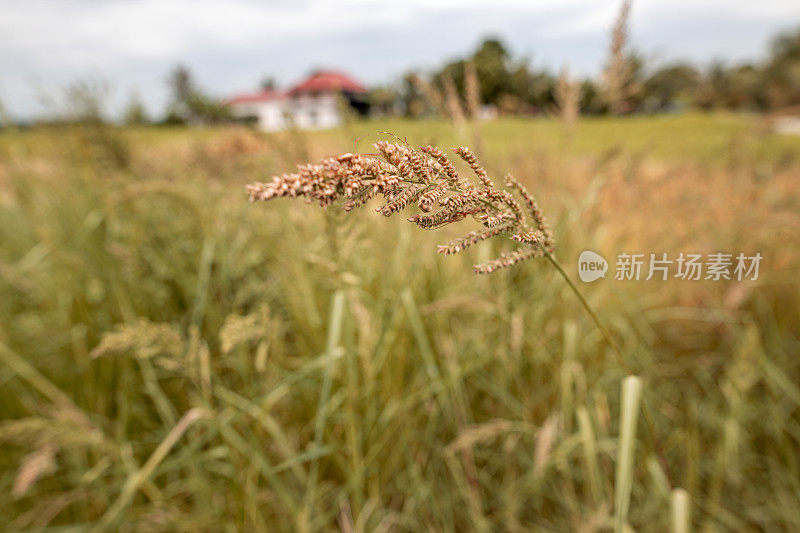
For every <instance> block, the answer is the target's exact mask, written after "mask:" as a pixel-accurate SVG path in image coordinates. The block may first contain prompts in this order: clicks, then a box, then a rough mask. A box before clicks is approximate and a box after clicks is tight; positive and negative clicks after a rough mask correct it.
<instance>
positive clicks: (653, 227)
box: [0, 114, 800, 532]
mask: <svg viewBox="0 0 800 533" xmlns="http://www.w3.org/2000/svg"><path fill="white" fill-rule="evenodd" d="M478 128H479V131H474V132H472V133H471V134H470V137H469V138H462V137H460V136H461V135H464V133H463V132H459V130H458V129H456V128H454V126H453V125H451V124H449V123H447V122H445V121H432V120H427V121H407V120H400V119H392V120H384V121H365V122H351V123H348V124H346V125H345V126H344V127H342V128H341V129H338V130H332V131H325V132H314V133H301V132H286V133H281V134H271V135H262V134H258V133H255V132H253V131H251V130H248V129H244V128H235V127H225V128H206V129H187V128H170V127H146V126H139V127H125V128H117V127H113V126H107V125H100V124H96V125H91V124H86V125H65V126H58V127H40V128H33V129H31V130H28V131H21V132H20V131H16V130H13V129H10V128H6V129H5V130H3V132H2V133H1V134H0V294H1V295H2V297H1V298H0V526H1V527H0V528H2V529H4V530H8V531H86V530H98V531H102V530H120V531H165V530H178V531H273V530H299V531H320V530H342V531H373V530H382V531H421V530H435V531H465V530H472V529H475V530H507V531H526V530H535V531H586V532H589V531H608V530H611V529H612V528H613V527H614V523H615V522H614V521H615V517H616V519H617V520H618V521H619V520H622V521H624V522H625V523H626V524H627V526H626V527H630V528H632V529H633V530H636V531H666V530H670V528H672V529H673V530H675V531H685V530H684V529H681V528H682V527H683V526H684V525H685V524H686V523H687V521H688V523H690V524H691V525H692V526H693V528H694V529H697V530H702V531H797V530H800V506H798V505H797V502H798V501H800V454H799V453H798V451H800V385H798V384H799V383H800V359H799V358H798V355H799V354H800V338H798V332H800V290H798V289H799V288H800V287H798V275H800V271H798V264H799V263H798V261H800V138H798V137H790V136H780V135H775V134H771V133H769V132H768V129H767V128H766V127H765V125H764V124H762V122H761V120H760V119H759V118H758V117H756V116H750V115H741V114H685V115H665V116H635V117H625V118H608V117H605V118H599V117H598V118H586V119H583V120H581V121H580V122H579V123H577V124H575V125H574V130H573V131H572V132H571V133H570V134H568V135H567V134H565V131H564V128H563V125H562V124H560V123H559V122H558V121H555V120H551V119H521V118H520V119H506V118H504V119H498V120H495V121H490V122H487V123H483V124H479V125H478ZM381 131H391V132H393V133H395V134H397V135H399V136H402V137H406V138H407V139H408V141H409V142H410V143H411V144H412V145H414V146H420V145H423V144H435V145H438V146H441V147H443V148H446V147H449V146H458V145H461V144H473V145H474V144H475V143H474V141H475V140H476V139H477V140H479V141H480V142H479V143H478V146H473V147H474V148H475V149H476V151H477V152H478V155H479V157H480V159H481V160H482V162H483V163H484V164H485V165H486V167H487V170H488V171H489V173H490V174H491V175H493V176H495V177H496V178H498V179H499V178H501V177H502V175H503V174H504V173H506V172H511V173H512V174H513V175H514V176H515V177H516V178H518V179H519V180H520V181H522V182H523V183H524V184H525V185H526V186H527V187H528V189H529V190H531V191H532V192H534V193H535V194H536V196H537V199H538V201H539V204H540V206H541V207H542V209H543V210H544V211H545V213H547V215H548V217H549V220H550V223H551V226H552V229H553V232H554V234H555V237H556V248H555V256H556V257H558V258H559V260H560V261H561V263H563V264H564V265H565V267H566V268H567V270H568V273H569V275H570V276H571V277H572V278H573V279H577V276H576V271H575V268H576V262H577V257H578V255H579V254H580V252H581V251H583V250H585V249H590V250H594V251H597V252H599V253H600V254H602V255H603V256H605V257H606V258H607V259H609V261H610V262H612V264H613V260H614V258H615V257H616V255H617V254H619V253H623V252H629V253H630V252H642V253H661V252H669V253H670V254H677V253H679V252H698V253H712V252H717V251H726V252H730V253H738V252H745V253H748V254H754V253H756V252H760V253H761V254H762V255H763V257H764V259H763V262H762V265H761V272H760V276H759V279H758V280H757V281H747V282H737V281H718V282H712V281H696V282H690V281H680V280H670V281H649V282H645V281H640V282H633V281H630V282H622V281H615V280H614V279H613V272H610V273H609V276H607V278H606V279H604V280H599V281H597V282H595V283H592V284H581V286H580V288H581V290H582V291H583V292H584V294H585V295H586V298H587V299H588V301H589V303H590V304H591V305H592V306H593V307H594V308H595V309H596V310H597V312H598V314H599V316H600V318H601V319H602V320H603V322H604V323H605V324H606V325H607V326H608V328H609V329H610V330H611V332H612V335H613V337H614V338H615V340H616V342H617V343H618V344H619V345H620V346H621V348H622V352H623V354H624V357H625V363H626V365H627V367H628V369H629V370H630V371H631V372H633V373H634V374H636V375H637V376H638V377H639V378H640V381H638V382H637V381H627V382H626V381H625V378H626V375H627V374H628V371H627V370H626V369H624V368H623V367H622V366H621V365H620V364H619V362H618V361H617V359H616V358H615V357H614V355H613V353H612V352H611V350H610V349H609V347H608V345H607V343H605V342H604V340H603V337H602V336H601V335H600V333H599V332H598V330H597V328H596V327H595V326H594V324H593V323H592V321H591V320H590V318H589V316H588V315H587V314H586V313H585V311H584V309H583V308H582V307H581V305H580V303H579V302H578V300H577V299H576V298H575V296H574V294H572V293H571V292H570V291H569V288H568V286H567V285H566V283H565V281H564V280H563V278H562V277H560V276H559V275H558V273H557V272H556V271H555V270H554V269H553V267H552V265H551V264H549V263H548V262H546V261H530V262H526V263H524V264H522V265H519V266H516V267H512V268H508V269H503V270H501V271H499V272H497V273H494V274H492V275H489V276H475V275H474V274H473V273H472V265H473V264H475V263H478V262H481V261H482V260H485V259H489V258H492V257H495V256H496V255H497V252H499V251H501V249H504V248H503V245H502V243H499V242H493V241H487V242H485V243H482V244H481V245H478V246H475V247H474V248H470V249H469V250H466V251H465V252H463V253H461V254H458V255H456V256H453V257H443V256H441V255H439V254H437V253H436V245H437V244H440V243H444V242H447V241H448V240H449V239H450V238H452V237H454V236H457V235H459V234H460V233H463V231H461V230H464V229H465V227H463V226H461V227H460V229H454V230H453V231H450V230H449V229H447V230H444V231H441V232H422V231H420V230H419V229H418V228H416V227H414V226H413V225H412V224H409V223H408V222H406V221H405V220H403V217H392V218H391V219H385V218H384V217H382V216H381V215H380V214H378V213H373V212H372V210H371V209H366V210H362V211H358V212H355V213H350V214H347V215H345V214H344V213H342V212H341V211H340V210H337V209H336V208H335V207H334V208H332V209H328V210H322V209H320V208H318V207H317V206H313V205H304V204H302V203H301V202H289V201H287V202H282V201H274V202H270V203H269V204H262V203H248V202H247V194H246V192H245V185H246V184H247V183H250V182H253V181H259V180H261V181H266V180H268V179H269V178H270V177H271V176H272V175H274V174H280V173H283V172H287V171H292V170H293V169H294V165H295V164H297V163H304V162H307V161H315V160H317V159H318V158H320V157H322V156H326V155H335V154H338V153H342V152H348V151H362V152H366V151H371V150H372V148H371V145H372V144H373V143H374V142H375V141H376V140H378V139H381V138H386V136H385V135H380V134H379V133H378V132H381ZM510 244H513V243H510ZM509 248H510V246H509ZM578 283H579V282H578ZM623 383H626V384H627V389H626V390H627V391H628V393H627V395H628V400H631V402H630V403H629V404H628V407H627V408H626V409H628V410H629V411H628V413H633V414H632V415H631V414H629V415H627V416H625V412H626V409H624V408H623V406H622V399H621V396H622V392H621V391H622V389H623ZM637 384H638V385H640V386H641V405H642V406H644V407H645V408H646V409H647V410H648V411H649V413H651V415H652V416H651V418H652V420H651V421H650V422H651V423H650V424H645V422H644V421H643V420H640V424H639V426H638V430H635V428H633V429H632V428H631V427H630V422H631V419H636V418H638V413H639V409H638V408H637V405H638V404H637V402H635V401H633V400H635V397H636V392H637V390H636V386H637ZM626 419H627V420H628V425H627V430H628V437H630V439H631V440H629V441H627V442H626V440H625V439H622V438H621V433H624V431H623V430H624V429H625V428H624V427H622V426H624V424H623V423H622V421H623V420H626ZM631 431H632V433H631ZM620 451H623V452H625V453H624V454H623V453H620ZM623 456H624V461H623V463H624V464H627V465H628V466H627V467H624V468H620V461H621V460H622V459H623ZM626 485H627V486H629V487H630V499H629V504H628V505H627V509H626V508H625V507H626V506H625V505H620V504H621V502H620V496H623V497H624V496H625V494H626V492H625V490H624V487H625V486H626ZM626 499H627V498H626ZM615 504H616V505H615Z"/></svg>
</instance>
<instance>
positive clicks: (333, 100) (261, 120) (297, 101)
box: [228, 70, 369, 131]
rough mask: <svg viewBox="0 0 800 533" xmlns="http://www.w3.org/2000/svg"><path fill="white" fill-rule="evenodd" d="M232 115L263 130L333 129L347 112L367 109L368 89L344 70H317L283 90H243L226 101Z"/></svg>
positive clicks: (362, 111) (360, 113) (363, 111)
mask: <svg viewBox="0 0 800 533" xmlns="http://www.w3.org/2000/svg"><path fill="white" fill-rule="evenodd" d="M228 105H229V106H230V108H231V113H232V114H233V116H234V117H235V118H236V119H237V120H240V121H243V122H248V123H252V124H255V125H256V126H257V127H258V129H260V130H262V131H279V130H283V129H286V128H290V127H297V128H301V129H324V128H334V127H336V126H338V125H339V124H341V123H342V122H343V121H344V118H345V114H346V113H349V112H351V113H355V114H358V115H366V114H367V113H368V112H369V101H368V100H367V89H366V88H365V87H364V86H363V85H361V84H360V83H359V82H357V81H355V80H354V79H353V78H351V77H350V76H348V75H347V74H344V73H343V72H338V71H333V70H318V71H316V72H314V73H312V74H311V75H310V76H309V77H308V78H306V79H304V80H301V81H300V82H298V83H296V84H295V85H293V86H291V87H289V88H288V89H287V90H285V91H277V90H264V91H259V92H255V93H243V94H238V95H234V96H232V97H231V98H230V99H229V100H228Z"/></svg>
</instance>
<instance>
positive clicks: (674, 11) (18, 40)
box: [0, 0, 800, 117]
mask: <svg viewBox="0 0 800 533" xmlns="http://www.w3.org/2000/svg"><path fill="white" fill-rule="evenodd" d="M618 7H619V0H527V1H523V0H492V1H486V2H484V1H477V0H403V1H378V0H349V1H345V0H340V1H333V0H329V1H324V0H277V1H261V2H258V1H256V0H225V1H223V0H174V1H173V0H110V1H105V2H101V1H100V0H51V1H44V0H24V1H16V2H14V1H10V0H0V101H2V102H3V104H4V105H5V107H6V108H7V109H8V110H9V111H10V112H11V113H12V115H14V116H16V117H32V116H36V115H41V114H43V113H44V112H45V107H43V105H42V103H41V100H42V99H43V98H42V97H43V96H49V97H51V98H52V97H56V98H58V97H60V96H61V94H62V93H63V87H64V86H65V85H67V84H68V83H69V82H71V81H74V80H78V79H103V80H106V81H108V82H109V83H110V86H111V88H112V89H111V91H112V92H111V98H110V103H109V107H110V109H109V110H110V111H111V112H112V113H118V112H119V110H120V109H121V108H122V107H123V105H124V103H125V102H126V101H127V100H128V99H129V98H130V96H131V94H132V93H133V92H137V93H138V94H139V95H140V96H141V98H142V100H143V101H144V102H145V104H146V105H147V107H148V109H149V110H150V112H151V113H152V114H154V115H158V114H161V113H162V112H163V109H164V106H165V105H166V101H167V98H168V89H167V86H166V82H165V80H166V77H167V74H168V72H169V70H170V69H171V68H172V67H173V66H174V65H175V64H176V63H178V62H181V63H185V64H186V65H187V66H189V67H190V68H191V70H192V72H193V73H194V74H195V78H196V80H197V81H198V83H199V84H200V85H201V86H202V87H204V88H206V89H207V90H209V91H210V92H212V93H213V94H215V95H218V96H225V95H229V94H231V93H235V92H238V91H242V90H251V89H254V88H255V87H257V86H258V82H259V80H260V79H262V78H263V77H265V76H273V77H275V78H276V79H277V81H278V82H279V83H280V84H281V85H285V84H288V83H291V82H293V81H295V80H297V79H298V78H299V77H301V76H302V75H304V74H305V73H307V72H308V71H309V70H310V69H312V68H315V67H322V66H325V67H335V68H340V69H343V70H345V71H348V72H350V73H351V74H353V75H354V76H355V77H356V78H358V79H360V80H362V81H363V82H365V83H368V84H377V83H390V82H392V81H395V80H396V79H397V78H398V77H399V76H400V75H401V74H402V73H403V72H404V71H405V70H407V69H409V68H412V67H422V68H430V67H435V66H438V65H441V64H442V63H444V62H446V61H447V60H448V59H451V58H454V57H457V56H459V55H463V54H465V53H468V52H469V51H471V50H472V49H474V48H475V46H476V45H477V44H478V43H479V42H480V40H481V38H482V37H485V36H490V35H494V36H499V37H501V38H502V39H503V40H504V41H505V42H506V43H507V44H508V46H509V48H510V49H511V51H512V52H513V54H514V55H515V56H527V57H529V58H530V59H531V60H532V62H533V64H534V65H535V66H538V67H550V68H553V69H558V68H560V67H561V65H564V64H568V65H569V66H570V67H571V69H572V71H574V72H578V73H580V74H594V73H596V72H597V70H598V69H599V67H600V65H601V63H602V60H603V57H604V55H605V49H606V46H607V35H608V28H609V27H610V25H611V24H612V22H613V19H614V16H615V13H616V11H617V9H618ZM798 26H800V1H798V0H759V1H752V0H696V1H689V0H686V1H675V0H673V1H670V0H638V1H637V0H634V5H633V12H632V18H631V30H632V41H633V45H634V46H635V47H636V49H638V50H639V51H640V52H642V53H644V54H646V55H647V56H648V57H651V58H654V59H657V60H660V61H666V60H672V59H678V58H680V59H688V60H691V61H694V62H697V63H700V64H705V63H708V62H709V61H711V60H712V59H724V60H728V61H738V60H754V59H758V58H759V57H762V56H763V55H764V54H765V52H766V49H767V45H768V42H769V39H770V38H771V37H772V36H774V35H775V34H776V33H777V32H779V31H783V30H789V29H793V28H796V27H798Z"/></svg>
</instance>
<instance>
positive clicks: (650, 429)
mask: <svg viewBox="0 0 800 533" xmlns="http://www.w3.org/2000/svg"><path fill="white" fill-rule="evenodd" d="M544 255H545V257H547V259H549V260H550V263H552V265H553V266H554V267H556V270H558V273H559V274H561V277H562V278H563V279H564V281H565V282H566V283H567V285H568V286H569V288H570V289H572V292H573V293H574V294H575V296H577V298H578V300H579V301H580V302H581V305H583V308H584V309H586V312H587V313H589V316H590V317H592V321H593V322H594V323H595V325H596V326H597V329H599V330H600V333H602V334H603V338H605V341H606V342H607V343H608V345H609V346H610V347H611V350H612V351H613V352H614V355H616V357H617V361H618V362H619V365H620V366H621V367H622V368H623V370H625V372H626V373H627V374H634V372H633V371H632V370H631V368H630V367H629V366H628V364H627V363H626V362H625V357H624V356H623V355H622V350H621V349H620V347H619V345H618V344H617V343H616V341H615V340H614V338H613V337H612V336H611V333H610V332H609V331H608V329H607V328H606V326H605V324H603V322H602V321H601V320H600V317H599V316H597V313H595V312H594V309H592V306H591V305H589V302H588V301H586V298H584V297H583V293H581V291H580V290H578V287H577V286H576V285H575V283H574V282H573V281H572V279H570V277H569V275H567V272H566V271H565V270H564V267H563V266H561V263H559V262H558V259H556V258H555V257H554V256H553V254H551V253H550V252H548V251H547V250H545V251H544ZM646 400H647V398H646V396H645V397H644V398H643V401H642V417H643V418H644V422H645V426H646V427H647V434H648V436H649V437H650V443H651V444H652V446H653V450H655V452H656V455H657V456H658V459H659V462H660V463H661V468H663V469H664V475H665V476H666V477H667V482H668V483H669V485H670V487H672V477H671V476H670V473H669V466H668V465H667V459H666V456H665V455H664V450H663V448H662V447H661V443H660V442H659V440H658V439H657V438H656V434H655V429H654V425H653V418H652V415H651V414H650V407H649V404H648V403H647V401H646Z"/></svg>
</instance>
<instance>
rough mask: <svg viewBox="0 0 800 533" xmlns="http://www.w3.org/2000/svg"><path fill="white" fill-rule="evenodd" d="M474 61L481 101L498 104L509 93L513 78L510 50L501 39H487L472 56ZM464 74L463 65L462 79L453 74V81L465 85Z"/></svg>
mask: <svg viewBox="0 0 800 533" xmlns="http://www.w3.org/2000/svg"><path fill="white" fill-rule="evenodd" d="M472 61H473V63H474V64H475V70H476V72H477V74H478V80H480V96H481V101H483V102H486V103H490V104H497V103H498V100H499V99H500V97H501V96H502V95H503V94H506V93H507V92H508V86H509V82H510V78H511V72H510V69H509V63H510V55H509V52H508V50H507V49H506V47H505V45H503V43H502V42H501V41H500V40H499V39H495V38H490V39H486V40H484V41H483V42H482V43H481V45H480V47H479V48H478V50H477V51H476V52H475V54H474V55H473V56H472ZM463 73H464V69H463V64H462V65H461V72H460V74H461V76H460V79H459V76H457V75H456V74H457V73H453V80H454V81H456V82H458V81H461V82H462V83H463V75H464V74H463Z"/></svg>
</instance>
